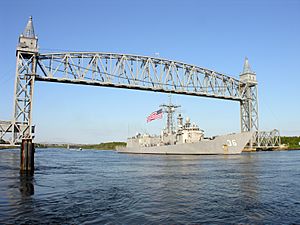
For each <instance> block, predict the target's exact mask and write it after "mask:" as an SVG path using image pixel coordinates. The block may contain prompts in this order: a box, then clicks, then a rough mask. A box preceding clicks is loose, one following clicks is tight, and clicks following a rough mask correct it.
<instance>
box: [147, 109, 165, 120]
mask: <svg viewBox="0 0 300 225" xmlns="http://www.w3.org/2000/svg"><path fill="white" fill-rule="evenodd" d="M162 116H163V111H162V109H159V110H157V111H155V112H153V113H151V114H150V116H148V117H147V123H149V122H151V121H152V120H156V119H161V118H162Z"/></svg>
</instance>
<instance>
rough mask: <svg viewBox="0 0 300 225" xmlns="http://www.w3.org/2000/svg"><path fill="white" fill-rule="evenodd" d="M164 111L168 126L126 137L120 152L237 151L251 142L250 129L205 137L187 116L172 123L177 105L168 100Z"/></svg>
mask: <svg viewBox="0 0 300 225" xmlns="http://www.w3.org/2000/svg"><path fill="white" fill-rule="evenodd" d="M160 107H161V108H163V109H164V110H163V112H164V113H166V114H167V126H166V128H165V129H163V130H162V131H161V134H160V135H149V134H140V133H138V134H136V135H135V136H134V137H131V138H128V140H127V146H126V147H119V148H117V151H118V152H120V153H136V154H168V155H169V154H170V155H171V154H173V155H202V154H203V155H213V154H240V153H241V152H242V150H243V149H244V147H245V146H246V145H247V143H248V142H249V141H250V139H251V136H252V132H242V133H233V134H227V135H220V136H214V137H210V138H207V137H205V136H204V131H203V130H201V129H200V128H199V127H198V126H197V125H196V124H195V123H191V121H190V118H189V117H187V118H186V119H185V121H184V119H183V117H182V115H181V114H178V116H177V124H176V126H174V123H173V116H174V113H175V111H176V108H178V107H180V106H178V105H173V104H172V103H171V101H170V103H169V104H168V105H165V104H164V105H161V106H160Z"/></svg>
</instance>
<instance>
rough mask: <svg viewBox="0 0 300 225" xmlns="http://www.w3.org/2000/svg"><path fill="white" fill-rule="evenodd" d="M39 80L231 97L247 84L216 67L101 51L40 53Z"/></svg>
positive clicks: (239, 97) (236, 96)
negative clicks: (206, 67)
mask: <svg viewBox="0 0 300 225" xmlns="http://www.w3.org/2000/svg"><path fill="white" fill-rule="evenodd" d="M37 59H38V61H37V64H38V72H37V73H38V75H37V76H36V80H39V81H50V82H61V83H75V84H76V83H77V84H85V85H96V86H108V87H117V88H128V89H140V90H148V91H159V92H167V93H176V94H186V95H195V96H204V97H212V98H220V99H228V100H236V101H242V100H244V99H245V92H246V90H247V86H246V85H240V84H241V82H240V81H239V80H238V79H235V78H232V77H229V76H227V75H224V74H221V73H218V72H215V71H213V70H209V69H205V68H201V67H198V66H194V65H189V64H186V63H182V62H176V61H171V60H166V59H161V58H154V57H147V56H138V55H128V54H116V53H100V52H66V53H47V54H39V55H38V57H37Z"/></svg>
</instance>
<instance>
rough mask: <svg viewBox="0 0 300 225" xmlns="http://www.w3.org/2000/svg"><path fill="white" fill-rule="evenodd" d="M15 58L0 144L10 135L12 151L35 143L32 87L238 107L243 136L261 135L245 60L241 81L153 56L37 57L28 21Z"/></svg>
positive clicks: (253, 86) (0, 124)
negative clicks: (116, 91) (120, 91)
mask: <svg viewBox="0 0 300 225" xmlns="http://www.w3.org/2000/svg"><path fill="white" fill-rule="evenodd" d="M16 56H17V62H16V78H15V91H14V103H13V117H12V121H10V125H7V123H6V122H5V121H0V139H5V138H7V136H9V134H11V137H10V138H9V139H8V140H9V142H10V144H11V145H15V144H17V143H20V142H21V140H22V138H33V137H34V132H33V126H32V102H33V92H34V83H35V81H47V82H59V83H71V84H83V85H93V86H106V87H115V88H127V89H135V90H146V91H158V92H165V93H174V94H184V95H194V96H202V97H209V98H219V99H224V100H233V101H239V102H240V112H241V131H242V132H246V131H258V129H259V127H258V118H259V117H258V96H257V81H256V75H255V73H254V72H252V70H251V68H250V65H249V62H248V59H246V60H245V64H244V70H243V73H242V74H241V75H240V79H236V78H233V77H231V76H228V75H225V74H222V73H219V72H216V71H213V70H210V69H206V68H203V67H199V66H195V65H191V64H187V63H183V62H178V61H174V60H168V59H162V58H157V57H151V56H140V55H130V54H119V53H103V52H63V53H45V54H40V53H39V50H38V39H37V36H36V35H35V32H34V27H33V21H32V17H30V18H29V20H28V23H27V25H26V28H25V30H24V32H23V33H22V34H21V35H20V37H19V44H18V47H17V51H16ZM249 78H250V79H249ZM252 78H254V79H252ZM258 140H259V139H258ZM254 141H255V140H254ZM251 143H252V142H251ZM251 145H252V144H251Z"/></svg>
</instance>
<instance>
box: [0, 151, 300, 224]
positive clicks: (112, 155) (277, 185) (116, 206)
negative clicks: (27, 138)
mask: <svg viewBox="0 0 300 225" xmlns="http://www.w3.org/2000/svg"><path fill="white" fill-rule="evenodd" d="M35 160H36V164H35V166H36V171H35V174H34V176H33V177H26V176H20V175H19V150H17V149H16V150H0V171H1V173H0V224H205V223H208V224H229V223H235V224H236V223H243V224H244V223H247V224H249V223H251V224H300V151H283V152H257V153H243V154H241V155H237V156H171V155H160V156H157V155H126V154H118V153H116V152H114V151H97V150H87V151H85V150H83V151H76V150H73V151H72V150H66V149H37V150H36V154H35Z"/></svg>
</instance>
